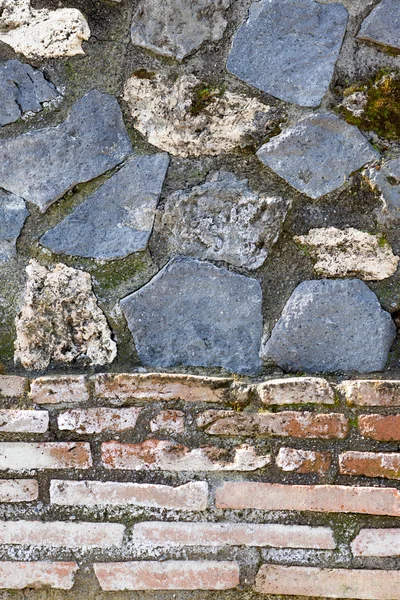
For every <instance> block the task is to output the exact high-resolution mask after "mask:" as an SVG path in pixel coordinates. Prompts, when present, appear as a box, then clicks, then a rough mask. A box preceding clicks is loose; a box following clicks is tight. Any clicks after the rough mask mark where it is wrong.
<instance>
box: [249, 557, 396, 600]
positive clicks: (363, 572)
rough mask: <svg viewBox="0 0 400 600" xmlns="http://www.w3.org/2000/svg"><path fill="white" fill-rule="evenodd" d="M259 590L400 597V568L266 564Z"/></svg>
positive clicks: (381, 599)
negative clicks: (397, 569)
mask: <svg viewBox="0 0 400 600" xmlns="http://www.w3.org/2000/svg"><path fill="white" fill-rule="evenodd" d="M255 590H256V591H257V592H258V593H259V594H271V595H274V594H277V595H284V596H286V595H288V596H296V597H298V596H307V597H313V598H314V597H318V598H359V599H361V600H363V599H364V600H399V599H400V572H399V571H378V570H367V569H320V568H318V567H284V566H281V565H262V566H261V568H260V570H259V572H258V574H257V577H256V582H255Z"/></svg>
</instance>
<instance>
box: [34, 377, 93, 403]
mask: <svg viewBox="0 0 400 600" xmlns="http://www.w3.org/2000/svg"><path fill="white" fill-rule="evenodd" d="M29 397H30V399H31V400H32V402H34V403H35V404H81V403H85V402H87V401H88V400H89V391H88V388H87V382H86V377H85V375H62V376H60V375H58V376H56V377H39V378H38V379H34V380H33V381H32V383H31V391H30V394H29Z"/></svg>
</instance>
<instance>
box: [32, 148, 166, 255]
mask: <svg viewBox="0 0 400 600" xmlns="http://www.w3.org/2000/svg"><path fill="white" fill-rule="evenodd" d="M168 165H169V156H168V154H166V153H162V154H152V155H146V156H137V157H133V158H131V159H130V160H129V161H127V162H126V163H125V164H124V166H123V167H122V168H121V169H120V170H119V171H118V172H117V173H115V174H114V175H112V177H110V179H108V180H107V181H106V182H105V183H104V184H103V185H102V186H101V187H100V188H99V189H98V190H96V191H95V192H94V194H92V195H91V196H89V198H88V199H87V200H86V201H85V202H83V204H80V205H79V206H78V207H77V208H76V209H75V210H74V211H73V212H72V213H71V214H70V215H68V216H67V217H66V218H65V219H64V220H63V221H61V223H59V224H58V225H56V226H55V227H54V228H53V229H50V230H49V231H47V232H46V233H45V234H44V235H43V236H42V238H41V240H40V243H41V244H43V245H44V246H47V248H50V250H51V251H52V252H55V253H56V254H70V255H72V256H85V257H88V258H99V259H115V258H123V257H124V256H128V254H132V252H139V251H141V250H144V249H145V248H146V246H147V242H148V240H149V237H150V234H151V231H152V229H153V222H154V217H155V212H156V208H157V204H158V200H159V198H160V194H161V188H162V185H163V182H164V179H165V175H166V173H167V169H168Z"/></svg>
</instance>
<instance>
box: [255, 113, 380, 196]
mask: <svg viewBox="0 0 400 600" xmlns="http://www.w3.org/2000/svg"><path fill="white" fill-rule="evenodd" d="M257 156H258V158H259V159H260V160H261V161H262V162H263V163H264V164H265V165H267V166H268V167H269V168H270V169H272V170H273V171H275V173H277V174H278V175H279V176H280V177H282V178H283V179H285V181H287V182H288V183H289V184H290V185H291V186H293V187H294V188H295V189H296V190H299V192H302V193H303V194H306V195H307V196H310V198H314V199H315V198H320V197H321V196H324V195H325V194H328V193H329V192H333V191H334V190H336V189H337V188H339V187H341V186H342V185H343V184H344V182H345V181H346V179H347V178H348V177H349V175H350V174H351V173H353V172H354V171H357V169H360V168H361V167H362V166H363V165H365V164H366V163H367V162H371V161H373V160H376V159H377V158H379V153H378V152H377V151H376V150H374V148H373V147H372V146H371V145H370V144H369V143H368V142H367V140H366V139H365V137H364V136H363V135H362V133H360V131H358V129H357V128H356V127H353V126H352V125H349V124H348V123H346V122H345V121H342V120H341V119H339V118H338V117H337V116H336V115H334V114H331V113H327V112H321V113H316V114H312V115H309V116H308V117H306V118H305V119H302V120H301V121H299V123H297V125H294V126H293V127H289V128H288V129H285V130H284V131H282V133H281V134H279V135H277V136H275V137H273V138H272V139H271V140H270V141H269V142H268V143H267V144H264V146H262V147H261V148H260V150H259V151H258V152H257Z"/></svg>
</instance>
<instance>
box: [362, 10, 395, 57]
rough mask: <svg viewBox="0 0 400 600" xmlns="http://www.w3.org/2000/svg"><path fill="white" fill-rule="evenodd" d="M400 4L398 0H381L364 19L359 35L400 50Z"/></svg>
mask: <svg viewBox="0 0 400 600" xmlns="http://www.w3.org/2000/svg"><path fill="white" fill-rule="evenodd" d="M399 31H400V4H399V2H398V0H381V2H380V3H379V4H378V5H377V6H375V8H374V9H373V10H372V11H371V12H370V14H369V15H368V17H367V18H366V19H364V21H363V23H362V25H361V29H360V31H359V32H358V35H357V37H358V38H359V39H361V40H367V41H369V42H375V43H376V44H381V45H382V46H389V47H391V48H395V49H396V50H400V34H399Z"/></svg>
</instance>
